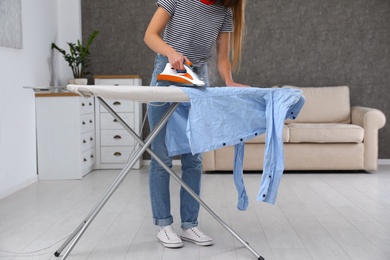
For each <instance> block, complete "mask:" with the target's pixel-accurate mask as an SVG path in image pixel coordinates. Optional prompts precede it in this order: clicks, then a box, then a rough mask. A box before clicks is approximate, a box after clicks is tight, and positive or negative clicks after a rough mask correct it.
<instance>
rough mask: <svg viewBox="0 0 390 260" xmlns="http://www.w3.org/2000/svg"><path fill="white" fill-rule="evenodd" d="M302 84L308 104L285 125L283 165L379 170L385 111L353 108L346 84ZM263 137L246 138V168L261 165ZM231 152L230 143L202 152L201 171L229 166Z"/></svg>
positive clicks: (287, 167)
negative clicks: (379, 150)
mask: <svg viewBox="0 0 390 260" xmlns="http://www.w3.org/2000/svg"><path fill="white" fill-rule="evenodd" d="M300 89H302V90H303V95H304V96H305V98H306V102H305V105H304V107H303V108H302V110H301V113H300V114H299V116H298V117H297V118H296V119H295V120H287V121H286V124H285V127H284V129H283V141H284V163H285V170H301V171H304V170H365V171H374V170H376V169H377V159H378V130H379V129H380V128H382V127H383V126H384V125H385V122H386V118H385V115H384V114H383V113H382V112H381V111H379V110H377V109H373V108H367V107H361V106H353V107H351V106H350V100H349V87H347V86H337V87H313V88H312V87H310V88H309V87H306V88H300ZM264 140H265V138H264V135H261V136H259V137H256V138H254V139H252V140H249V141H247V142H246V143H245V157H244V170H245V171H251V170H256V171H258V170H262V169H263V159H264ZM233 157H234V149H233V147H232V146H230V147H224V148H221V149H218V150H214V151H210V152H207V153H204V154H203V170H204V171H205V172H208V171H231V170H232V169H233Z"/></svg>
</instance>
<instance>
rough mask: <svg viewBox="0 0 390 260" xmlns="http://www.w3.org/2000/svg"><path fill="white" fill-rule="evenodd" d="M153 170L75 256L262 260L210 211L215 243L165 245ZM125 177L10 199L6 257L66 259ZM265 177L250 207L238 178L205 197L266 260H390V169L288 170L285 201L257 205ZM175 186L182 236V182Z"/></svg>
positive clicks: (94, 177)
mask: <svg viewBox="0 0 390 260" xmlns="http://www.w3.org/2000/svg"><path fill="white" fill-rule="evenodd" d="M175 170H176V171H177V172H178V171H179V168H177V167H175ZM147 171H148V168H147V167H144V168H143V169H142V170H139V171H132V172H131V173H130V174H129V176H128V177H127V178H126V179H125V180H124V182H123V183H122V185H121V186H120V187H119V189H118V190H117V191H116V192H115V193H114V195H113V196H112V198H111V199H110V200H109V202H108V203H107V204H106V206H105V207H104V208H103V209H102V211H101V212H100V214H99V215H98V216H97V217H96V219H95V220H94V222H92V224H91V225H90V227H89V228H88V229H87V231H86V232H85V234H84V236H83V237H82V238H81V239H80V241H79V242H78V244H77V245H76V247H75V248H74V250H73V251H72V253H71V255H70V256H69V258H68V259H93V260H95V259H136V260H137V259H140V260H144V259H145V260H151V259H161V260H168V259H169V260H176V259H177V260H182V259H185V260H192V259H202V260H203V259H221V260H233V259H238V260H243V259H256V258H255V257H254V255H252V254H251V253H250V252H249V251H248V250H247V249H246V248H244V247H243V246H242V245H241V244H240V243H239V242H238V241H237V240H236V239H235V238H233V237H232V236H231V235H230V234H229V233H228V232H227V231H226V230H225V229H224V228H223V227H222V226H221V225H220V224H219V223H218V222H216V221H215V220H214V219H213V218H212V217H211V216H210V214H209V213H208V212H206V211H205V210H203V209H202V210H201V215H200V218H199V221H200V227H201V229H202V230H204V231H205V232H206V233H207V234H208V235H210V236H211V237H213V238H214V240H215V245H214V246H211V247H198V246H196V245H193V244H191V243H187V242H185V244H184V247H183V248H181V249H166V248H164V247H163V246H162V245H160V244H159V243H158V242H157V240H156V234H157V229H156V227H155V226H153V224H152V221H151V213H150V204H149V194H148V185H147V179H148V178H147ZM117 174H118V171H95V172H93V173H91V174H89V175H88V176H86V177H85V178H84V179H83V180H81V181H41V182H38V183H35V184H33V185H31V186H29V187H27V188H25V189H23V190H20V191H18V192H16V193H14V194H12V195H11V196H8V197H6V198H4V199H2V200H0V251H1V252H0V259H5V260H9V259H17V260H25V259H59V258H55V257H54V256H53V253H54V252H55V251H56V250H57V249H58V248H59V247H60V246H61V245H62V243H63V240H62V241H60V240H61V239H62V238H64V237H66V236H67V235H69V234H70V233H71V232H72V231H73V230H74V229H75V228H76V227H77V226H78V225H79V224H80V223H81V221H82V220H83V219H84V218H85V216H86V215H87V214H88V213H89V212H90V210H91V209H92V207H93V206H94V205H95V204H96V202H97V201H98V200H99V199H100V197H101V196H102V195H103V193H104V192H105V190H106V189H107V188H108V186H109V185H110V184H111V183H112V181H113V180H114V178H115V177H116V176H117ZM260 177H261V175H259V174H246V175H245V179H244V181H245V184H246V187H247V190H248V195H249V197H250V204H249V208H248V210H247V211H244V212H241V211H238V210H237V209H236V202H237V192H236V190H235V186H234V183H233V179H232V175H229V174H206V175H203V187H202V198H203V199H204V201H205V202H206V203H207V204H208V206H209V207H210V208H211V209H212V210H213V211H214V212H215V213H216V214H218V215H219V217H221V218H222V219H223V220H224V221H225V222H226V223H228V225H229V226H230V227H231V228H232V229H233V230H234V231H236V232H237V233H238V234H239V235H240V236H241V237H242V238H244V239H245V240H246V241H248V242H249V244H250V245H251V246H252V247H253V248H254V249H255V250H256V251H257V252H258V253H259V254H260V255H262V256H263V257H264V258H265V259H266V260H273V259H275V260H276V259H277V260H286V259H299V260H308V259H327V260H329V259H332V260H334V259H354V260H356V259H367V260H388V259H390V165H380V166H379V170H378V171H377V172H374V173H371V174H368V173H353V174H351V173H349V174H348V173H343V174H340V173H337V174H336V173H335V174H330V173H317V174H308V173H304V174H303V173H301V174H293V173H287V174H284V176H283V179H282V183H281V186H280V189H279V195H278V198H277V203H276V204H275V205H269V204H265V203H260V202H258V201H256V200H255V196H256V193H257V190H258V187H259V183H260ZM171 183H172V187H171V188H172V192H171V193H172V205H173V216H174V218H175V219H176V220H177V221H176V222H175V223H174V228H175V229H176V230H177V231H179V225H178V222H180V221H179V214H178V189H179V186H178V184H177V183H176V182H175V181H174V180H172V182H171ZM59 241H60V242H59ZM56 242H58V243H57V244H55V245H54V246H52V245H53V244H54V243H56ZM50 246H51V247H50ZM47 247H50V248H47ZM43 248H47V249H45V250H42V251H37V250H39V249H43ZM5 251H8V252H5ZM9 252H14V253H18V254H12V253H9Z"/></svg>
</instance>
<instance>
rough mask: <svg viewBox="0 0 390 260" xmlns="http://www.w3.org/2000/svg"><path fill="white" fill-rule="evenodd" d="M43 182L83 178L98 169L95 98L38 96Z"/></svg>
mask: <svg viewBox="0 0 390 260" xmlns="http://www.w3.org/2000/svg"><path fill="white" fill-rule="evenodd" d="M35 96H36V98H35V106H36V124H37V125H36V134H37V157H38V159H37V160H38V177H39V179H40V180H65V179H81V178H82V177H83V176H84V175H86V174H87V173H89V172H90V171H92V170H93V169H94V164H95V116H94V99H93V98H84V97H80V96H79V95H76V94H73V93H66V92H65V93H50V92H47V93H44V92H42V93H37V94H35Z"/></svg>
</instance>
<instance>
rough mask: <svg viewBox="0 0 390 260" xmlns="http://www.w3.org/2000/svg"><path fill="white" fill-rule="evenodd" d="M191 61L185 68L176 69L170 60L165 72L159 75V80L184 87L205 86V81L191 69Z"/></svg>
mask: <svg viewBox="0 0 390 260" xmlns="http://www.w3.org/2000/svg"><path fill="white" fill-rule="evenodd" d="M191 67H192V64H191V63H185V64H184V70H176V69H174V68H173V67H172V66H171V64H170V63H169V62H168V63H167V64H166V65H165V68H164V70H163V72H161V73H160V74H158V75H157V81H158V82H164V83H168V84H172V85H177V86H183V87H203V86H204V85H205V83H204V81H203V80H201V79H200V78H199V76H198V75H197V74H196V73H195V72H194V71H193V70H192V69H191Z"/></svg>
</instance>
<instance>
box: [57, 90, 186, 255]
mask: <svg viewBox="0 0 390 260" xmlns="http://www.w3.org/2000/svg"><path fill="white" fill-rule="evenodd" d="M99 99H100V98H99ZM100 101H101V103H102V104H103V106H107V107H106V108H107V110H108V111H109V112H110V110H111V111H112V112H113V110H112V109H111V108H110V107H109V106H108V105H107V104H106V103H105V102H104V101H103V100H102V99H100ZM178 105H179V103H174V104H172V106H171V107H170V108H169V110H168V111H167V112H166V114H165V115H164V116H163V118H162V119H161V120H160V122H159V123H158V125H157V126H156V127H155V129H154V130H153V131H152V132H151V133H150V134H149V136H148V137H147V138H146V139H145V142H142V143H140V146H141V147H140V148H139V149H138V150H137V152H136V153H135V154H134V156H133V157H132V159H130V160H129V162H128V163H127V164H126V166H125V167H124V168H123V170H122V171H121V173H120V174H119V175H118V177H117V178H116V179H115V181H114V182H113V184H111V186H110V187H109V189H108V190H107V191H106V193H105V194H104V195H103V196H102V198H101V199H100V201H99V202H98V203H97V204H96V205H95V207H94V208H93V209H92V210H91V212H90V213H89V214H88V215H87V217H86V218H85V219H84V220H83V221H82V222H81V223H80V225H79V226H78V227H77V228H76V229H75V230H74V231H73V233H72V234H71V235H70V236H69V237H68V239H67V240H66V241H65V242H64V243H63V244H62V246H61V247H60V248H59V249H58V250H57V251H56V252H55V253H54V255H55V256H56V257H58V256H60V254H61V252H62V251H63V250H64V249H65V248H66V247H67V246H68V245H69V243H71V244H70V246H69V247H68V249H67V250H66V252H65V254H64V255H63V256H62V258H61V259H62V260H64V259H66V258H67V257H68V255H69V254H70V252H71V251H72V250H73V248H74V246H75V245H76V244H77V242H78V241H79V239H80V238H81V236H82V235H83V234H84V232H85V230H86V229H87V228H88V226H89V225H90V224H91V223H92V221H93V220H94V219H95V217H96V216H97V214H98V213H99V212H100V210H101V209H102V208H103V206H104V205H105V204H106V202H107V201H108V200H109V199H110V197H111V195H112V194H113V193H114V192H115V190H116V189H117V188H118V187H119V185H120V184H121V183H122V181H123V180H124V179H125V177H126V176H127V174H128V173H129V172H130V171H131V169H132V168H133V166H134V165H135V163H136V162H137V160H138V159H139V158H140V157H141V156H142V154H143V153H144V152H145V151H146V149H147V148H148V146H149V145H150V144H151V142H152V140H153V139H154V138H155V137H156V135H157V134H158V133H159V132H160V130H161V129H162V127H163V126H164V125H165V124H166V122H167V121H168V119H169V117H170V116H171V115H172V113H173V111H174V110H175V109H176V107H177V106H178ZM110 113H111V112H110ZM113 113H114V114H115V117H116V118H118V120H120V121H121V122H122V123H124V122H123V120H122V119H121V118H119V116H118V115H117V114H116V113H115V112H113ZM122 123H121V124H122ZM125 124H126V123H125ZM126 126H127V124H126ZM127 127H128V128H130V127H129V126H127ZM130 129H131V128H130ZM131 134H133V135H135V136H137V138H136V139H137V140H141V139H140V137H139V136H138V135H137V134H136V133H135V132H134V131H133V130H132V129H131Z"/></svg>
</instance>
